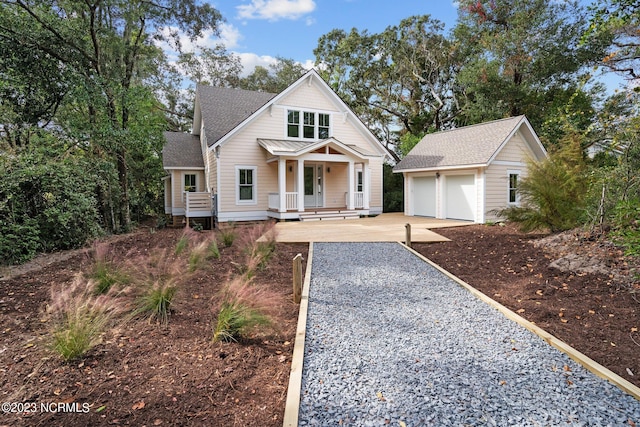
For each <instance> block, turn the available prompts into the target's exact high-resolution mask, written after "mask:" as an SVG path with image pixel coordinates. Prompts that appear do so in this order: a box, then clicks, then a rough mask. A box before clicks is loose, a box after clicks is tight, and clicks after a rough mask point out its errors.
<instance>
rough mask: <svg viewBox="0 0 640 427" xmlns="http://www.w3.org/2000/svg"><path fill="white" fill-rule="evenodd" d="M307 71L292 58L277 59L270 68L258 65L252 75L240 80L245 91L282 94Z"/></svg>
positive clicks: (240, 84) (240, 85)
mask: <svg viewBox="0 0 640 427" xmlns="http://www.w3.org/2000/svg"><path fill="white" fill-rule="evenodd" d="M306 71H307V70H305V68H304V67H303V66H302V65H301V64H300V63H298V62H296V61H294V60H293V59H290V58H282V57H278V58H276V62H274V63H273V64H270V65H269V68H265V67H262V66H260V65H258V66H257V67H256V68H255V69H254V70H253V72H252V73H251V74H249V75H248V76H247V77H245V78H243V79H241V80H240V82H239V84H238V86H239V87H241V88H243V89H248V90H257V91H262V92H270V93H280V92H282V91H283V90H285V89H286V88H288V87H289V86H290V85H291V84H292V83H294V82H295V81H296V80H298V79H299V78H300V77H301V76H302V75H303V74H304V73H305V72H306Z"/></svg>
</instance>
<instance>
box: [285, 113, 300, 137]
mask: <svg viewBox="0 0 640 427" xmlns="http://www.w3.org/2000/svg"><path fill="white" fill-rule="evenodd" d="M287 136H288V137H290V138H298V137H300V111H292V110H289V111H288V113H287Z"/></svg>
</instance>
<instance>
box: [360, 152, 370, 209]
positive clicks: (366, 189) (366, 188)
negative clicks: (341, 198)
mask: <svg viewBox="0 0 640 427" xmlns="http://www.w3.org/2000/svg"><path fill="white" fill-rule="evenodd" d="M362 184H363V185H362V192H363V195H362V197H363V201H362V204H363V206H362V207H363V209H369V196H370V195H371V168H370V167H369V162H365V163H362Z"/></svg>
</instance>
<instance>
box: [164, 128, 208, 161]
mask: <svg viewBox="0 0 640 427" xmlns="http://www.w3.org/2000/svg"><path fill="white" fill-rule="evenodd" d="M164 137H165V139H166V141H167V142H166V143H165V144H164V147H163V148H162V166H163V167H164V168H165V169H166V168H180V167H189V168H203V169H204V161H203V159H202V149H201V148H200V137H199V136H197V135H191V134H188V133H182V132H165V133H164Z"/></svg>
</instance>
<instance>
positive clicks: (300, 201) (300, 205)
mask: <svg viewBox="0 0 640 427" xmlns="http://www.w3.org/2000/svg"><path fill="white" fill-rule="evenodd" d="M296 177H297V178H298V185H297V188H296V191H297V192H298V212H304V160H302V159H298V174H297V175H296Z"/></svg>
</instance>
